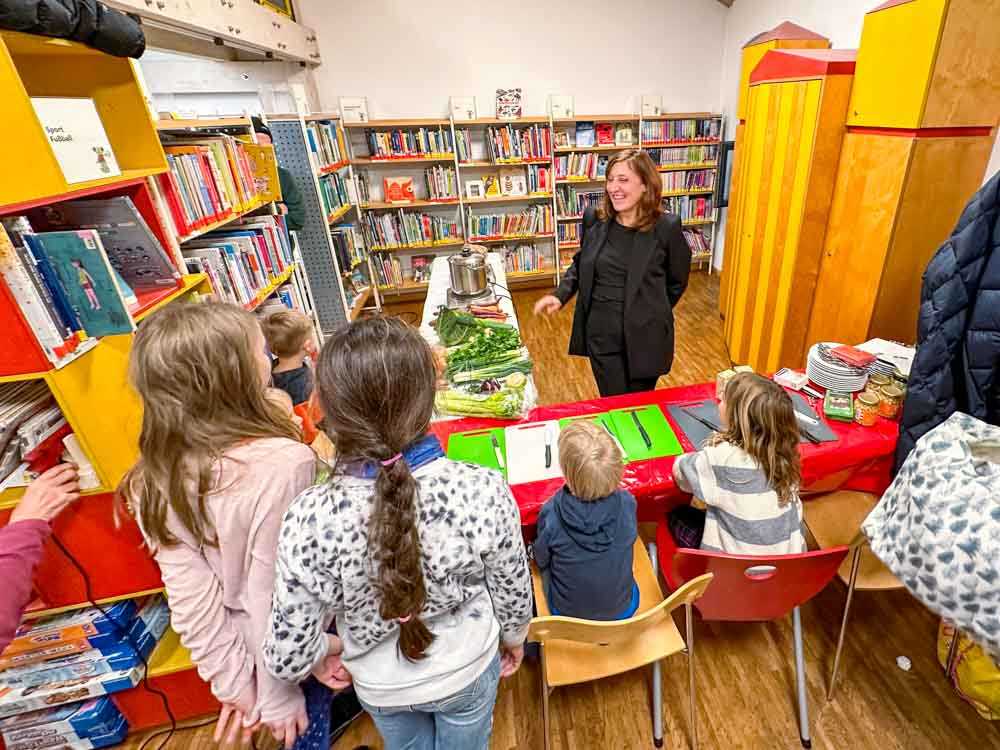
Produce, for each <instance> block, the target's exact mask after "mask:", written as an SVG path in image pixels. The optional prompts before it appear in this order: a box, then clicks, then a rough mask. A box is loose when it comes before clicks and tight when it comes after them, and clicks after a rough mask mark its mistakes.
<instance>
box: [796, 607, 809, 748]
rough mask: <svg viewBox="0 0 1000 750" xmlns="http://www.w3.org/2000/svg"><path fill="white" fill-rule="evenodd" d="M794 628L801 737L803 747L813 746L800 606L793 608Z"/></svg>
mask: <svg viewBox="0 0 1000 750" xmlns="http://www.w3.org/2000/svg"><path fill="white" fill-rule="evenodd" d="M792 630H793V632H794V640H795V684H796V688H797V691H798V699H799V739H800V740H801V741H802V747H805V748H810V747H812V740H811V739H809V704H808V699H807V697H806V667H805V656H804V654H803V648H802V615H801V614H800V613H799V608H798V607H796V608H795V609H793V610H792Z"/></svg>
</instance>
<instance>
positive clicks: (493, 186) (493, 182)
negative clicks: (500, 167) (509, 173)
mask: <svg viewBox="0 0 1000 750" xmlns="http://www.w3.org/2000/svg"><path fill="white" fill-rule="evenodd" d="M483 195H484V196H485V197H487V198H499V197H500V196H501V195H502V193H501V192H500V176H499V175H495V174H488V175H483Z"/></svg>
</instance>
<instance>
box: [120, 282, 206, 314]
mask: <svg viewBox="0 0 1000 750" xmlns="http://www.w3.org/2000/svg"><path fill="white" fill-rule="evenodd" d="M211 288H212V287H211V284H209V283H208V277H207V276H206V275H205V274H203V273H194V274H188V275H186V276H184V277H183V280H182V281H181V284H180V286H177V287H175V288H173V289H161V290H157V291H154V292H145V293H143V292H136V297H137V298H138V300H139V309H138V310H136V311H135V312H134V313H132V319H133V320H134V321H135V322H136V323H138V322H139V321H141V320H143V319H145V318H147V317H149V316H150V315H152V314H153V313H154V312H156V311H157V310H159V309H161V308H163V307H165V306H166V305H169V304H170V303H171V302H173V301H174V300H175V299H179V298H180V297H183V296H184V295H186V294H189V293H190V292H194V291H197V292H200V293H202V294H211Z"/></svg>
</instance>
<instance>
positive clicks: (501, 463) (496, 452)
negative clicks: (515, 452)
mask: <svg viewBox="0 0 1000 750" xmlns="http://www.w3.org/2000/svg"><path fill="white" fill-rule="evenodd" d="M490 442H491V443H493V454H494V455H495V456H496V457H497V464H498V465H499V466H500V471H506V470H507V463H506V462H505V461H504V460H503V451H502V450H500V443H499V441H498V440H497V436H496V435H494V434H493V433H492V432H491V433H490Z"/></svg>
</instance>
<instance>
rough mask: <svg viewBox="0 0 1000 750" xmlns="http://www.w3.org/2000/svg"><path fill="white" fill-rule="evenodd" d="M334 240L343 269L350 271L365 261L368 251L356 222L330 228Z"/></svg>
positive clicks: (334, 248) (338, 259) (334, 247)
mask: <svg viewBox="0 0 1000 750" xmlns="http://www.w3.org/2000/svg"><path fill="white" fill-rule="evenodd" d="M330 239H331V240H332V241H333V251H334V252H335V253H336V254H337V262H338V263H339V264H340V270H341V271H349V270H351V269H353V268H354V267H355V266H357V265H358V264H361V263H364V261H365V258H367V257H368V253H367V251H366V250H365V245H364V242H363V241H362V239H361V235H360V234H359V233H358V228H357V227H356V226H355V225H354V224H339V225H337V226H336V227H334V228H332V229H331V230H330Z"/></svg>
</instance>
